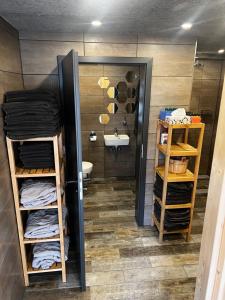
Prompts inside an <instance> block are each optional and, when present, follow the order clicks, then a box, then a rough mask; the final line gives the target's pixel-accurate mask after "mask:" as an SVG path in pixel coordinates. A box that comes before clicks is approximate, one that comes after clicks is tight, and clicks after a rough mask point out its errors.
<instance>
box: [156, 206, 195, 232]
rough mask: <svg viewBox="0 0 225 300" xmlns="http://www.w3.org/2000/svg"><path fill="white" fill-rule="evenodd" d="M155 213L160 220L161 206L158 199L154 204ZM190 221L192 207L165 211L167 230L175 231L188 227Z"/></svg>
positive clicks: (165, 226)
mask: <svg viewBox="0 0 225 300" xmlns="http://www.w3.org/2000/svg"><path fill="white" fill-rule="evenodd" d="M154 213H155V216H156V218H157V220H158V221H159V220H160V216H161V206H160V204H159V203H158V202H157V201H156V202H155V204H154ZM189 223H190V209H189V208H179V209H171V210H166V211H165V218H164V228H165V229H166V230H167V231H173V230H178V229H185V228H188V226H189Z"/></svg>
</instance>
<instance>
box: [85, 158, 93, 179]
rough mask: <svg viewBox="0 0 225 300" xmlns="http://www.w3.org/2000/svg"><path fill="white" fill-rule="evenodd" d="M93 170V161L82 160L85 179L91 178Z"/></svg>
mask: <svg viewBox="0 0 225 300" xmlns="http://www.w3.org/2000/svg"><path fill="white" fill-rule="evenodd" d="M92 170H93V164H92V163H91V162H88V161H83V162H82V171H83V179H87V178H89V177H90V174H91V172H92Z"/></svg>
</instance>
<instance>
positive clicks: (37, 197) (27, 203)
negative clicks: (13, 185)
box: [20, 179, 57, 208]
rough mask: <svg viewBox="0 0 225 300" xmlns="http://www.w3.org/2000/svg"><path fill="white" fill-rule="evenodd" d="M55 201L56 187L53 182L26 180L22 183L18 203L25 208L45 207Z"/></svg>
mask: <svg viewBox="0 0 225 300" xmlns="http://www.w3.org/2000/svg"><path fill="white" fill-rule="evenodd" d="M56 199H57V195H56V186H55V182H54V181H53V180H48V179H47V180H46V179H40V180H35V179H28V180H25V181H24V182H23V183H22V186H21V189H20V202H21V204H22V205H23V206H24V207H25V208H32V207H38V206H45V205H48V204H50V203H52V202H55V201H56Z"/></svg>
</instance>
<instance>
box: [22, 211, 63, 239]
mask: <svg viewBox="0 0 225 300" xmlns="http://www.w3.org/2000/svg"><path fill="white" fill-rule="evenodd" d="M62 212H63V227H65V221H66V215H67V209H66V207H63V210H62ZM57 234H59V223H58V210H57V209H46V210H38V211H35V212H31V213H30V214H29V216H28V219H27V224H26V230H25V234H24V237H25V238H29V239H34V238H48V237H52V236H54V235H57Z"/></svg>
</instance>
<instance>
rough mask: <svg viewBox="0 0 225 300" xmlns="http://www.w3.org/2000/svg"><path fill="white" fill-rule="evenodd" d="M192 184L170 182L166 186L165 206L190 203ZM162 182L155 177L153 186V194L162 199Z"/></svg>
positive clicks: (157, 176) (158, 177)
mask: <svg viewBox="0 0 225 300" xmlns="http://www.w3.org/2000/svg"><path fill="white" fill-rule="evenodd" d="M192 190H193V183H192V182H170V183H168V185H167V194H166V204H184V203H190V202H191V197H192ZM162 192H163V180H162V179H161V178H160V176H159V175H158V174H157V175H156V181H155V184H154V194H155V195H156V196H157V197H158V198H160V199H162Z"/></svg>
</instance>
